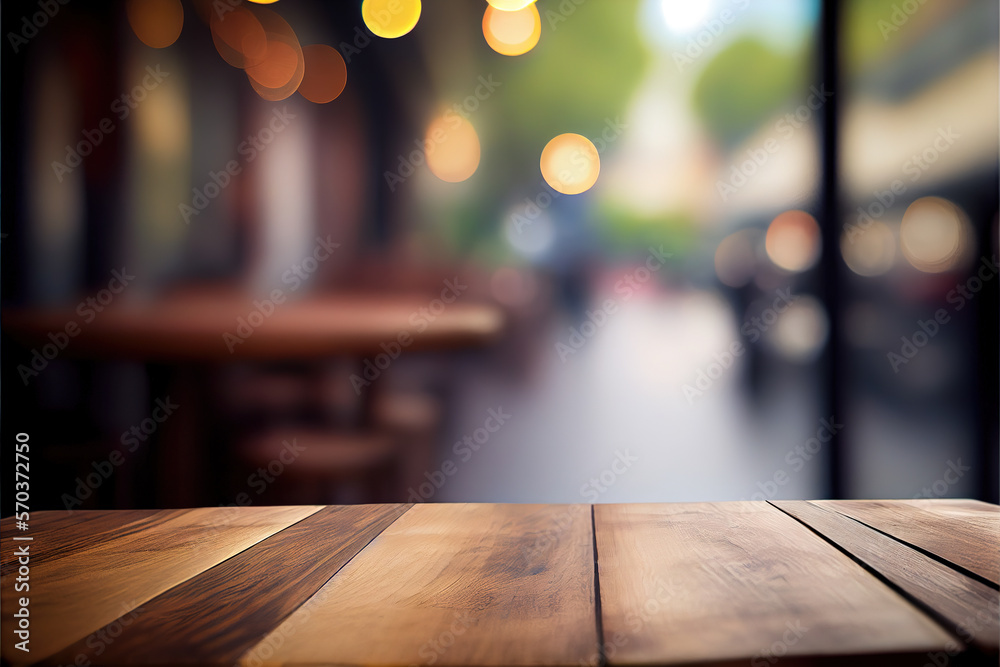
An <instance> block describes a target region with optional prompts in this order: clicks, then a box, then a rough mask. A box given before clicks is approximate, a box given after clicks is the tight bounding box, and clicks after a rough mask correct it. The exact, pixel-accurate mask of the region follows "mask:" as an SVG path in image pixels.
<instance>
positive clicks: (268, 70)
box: [247, 40, 299, 88]
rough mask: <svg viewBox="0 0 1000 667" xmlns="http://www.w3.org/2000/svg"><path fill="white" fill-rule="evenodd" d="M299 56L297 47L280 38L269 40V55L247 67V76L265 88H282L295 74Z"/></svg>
mask: <svg viewBox="0 0 1000 667" xmlns="http://www.w3.org/2000/svg"><path fill="white" fill-rule="evenodd" d="M298 64H299V56H298V54H297V53H296V52H295V49H294V48H293V47H292V46H291V45H290V44H286V43H285V42H282V41H278V40H273V41H272V40H268V41H267V57H266V58H264V61H263V62H261V63H260V64H258V65H251V66H250V67H247V76H249V77H250V78H252V79H253V80H254V81H256V82H257V83H259V84H260V85H261V86H263V87H265V88H281V87H282V86H285V85H287V84H288V82H289V81H291V80H292V77H293V76H295V69H296V68H297V67H298Z"/></svg>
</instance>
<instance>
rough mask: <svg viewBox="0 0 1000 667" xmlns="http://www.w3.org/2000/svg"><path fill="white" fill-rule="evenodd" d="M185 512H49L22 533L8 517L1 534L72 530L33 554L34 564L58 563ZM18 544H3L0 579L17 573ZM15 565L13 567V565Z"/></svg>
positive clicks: (34, 515)
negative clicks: (90, 546)
mask: <svg viewBox="0 0 1000 667" xmlns="http://www.w3.org/2000/svg"><path fill="white" fill-rule="evenodd" d="M182 511H184V510H116V511H114V512H102V511H98V510H77V511H75V512H65V511H60V510H47V511H43V512H32V513H31V517H30V519H29V522H28V523H29V526H30V528H29V530H28V531H26V532H21V531H18V530H16V529H15V526H14V517H7V518H6V519H4V520H3V521H2V522H0V534H2V535H3V536H4V537H5V538H10V537H14V536H19V537H23V536H31V537H33V536H35V535H48V534H51V533H54V532H59V531H63V530H65V529H66V528H70V529H71V531H70V532H69V533H66V535H65V539H64V540H63V541H60V542H59V543H58V544H48V545H46V548H45V550H44V551H39V552H38V553H33V554H32V560H31V562H32V564H34V565H37V564H38V563H42V562H47V561H51V560H57V559H59V558H62V557H64V556H67V555H70V554H72V553H75V552H76V550H77V549H80V548H81V547H83V546H85V545H87V544H90V543H93V542H100V541H102V540H104V539H107V538H108V537H113V536H116V535H119V536H120V535H121V534H123V533H127V532H134V531H138V530H142V529H143V528H144V527H145V526H147V525H150V524H152V523H155V522H160V521H163V520H164V519H166V517H167V516H168V515H167V514H164V512H172V513H174V514H177V513H179V512H182ZM17 546H18V544H17V542H15V541H13V540H11V539H6V540H3V541H2V542H0V576H3V577H6V576H7V575H8V574H9V573H10V572H12V571H13V570H16V569H17V567H16V562H15V561H16V560H17V557H16V556H15V555H14V550H15V549H16V548H17ZM12 565H13V566H14V567H13V568H12V567H11V566H12Z"/></svg>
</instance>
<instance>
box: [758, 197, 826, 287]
mask: <svg viewBox="0 0 1000 667" xmlns="http://www.w3.org/2000/svg"><path fill="white" fill-rule="evenodd" d="M764 247H765V248H766V249H767V256H768V257H770V258H771V261H772V262H774V263H775V265H777V266H779V267H781V268H782V269H785V270H786V271H791V272H793V273H797V272H799V271H805V270H806V269H808V268H810V267H812V266H813V265H814V264H815V263H816V261H817V260H818V259H819V255H820V249H821V242H820V235H819V225H818V224H817V223H816V218H814V217H812V216H811V215H809V214H808V213H806V212H805V211H785V212H784V213H782V214H781V215H779V216H778V217H776V218H775V219H774V220H772V221H771V224H770V226H769V227H768V228H767V236H766V237H765V239H764Z"/></svg>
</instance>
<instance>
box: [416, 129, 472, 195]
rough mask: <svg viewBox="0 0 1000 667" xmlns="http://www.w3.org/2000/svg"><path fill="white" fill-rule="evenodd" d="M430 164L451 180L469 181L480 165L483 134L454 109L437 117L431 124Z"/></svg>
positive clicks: (428, 138)
mask: <svg viewBox="0 0 1000 667" xmlns="http://www.w3.org/2000/svg"><path fill="white" fill-rule="evenodd" d="M425 146H426V147H427V148H426V151H427V166H428V167H429V168H430V170H431V173H432V174H434V175H435V176H437V177H438V178H440V179H441V180H442V181H447V182H448V183H459V182H461V181H464V180H466V179H467V178H469V177H470V176H472V175H473V174H474V173H476V169H478V168H479V157H480V146H479V135H478V134H476V128H474V127H472V123H470V122H469V121H467V120H466V119H464V118H462V117H461V116H459V115H458V114H456V113H454V112H448V113H445V114H444V115H443V116H439V117H438V118H435V119H434V120H433V121H432V122H431V124H430V125H428V126H427V134H426V143H425Z"/></svg>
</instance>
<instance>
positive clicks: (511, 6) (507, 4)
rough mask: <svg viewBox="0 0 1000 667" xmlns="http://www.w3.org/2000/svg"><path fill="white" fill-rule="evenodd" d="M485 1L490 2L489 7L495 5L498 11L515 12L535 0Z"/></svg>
mask: <svg viewBox="0 0 1000 667" xmlns="http://www.w3.org/2000/svg"><path fill="white" fill-rule="evenodd" d="M486 2H488V3H490V7H496V8H497V9H499V10H500V11H504V12H516V11H517V10H519V9H524V8H525V7H527V6H528V5H532V4H534V3H535V0H486Z"/></svg>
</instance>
